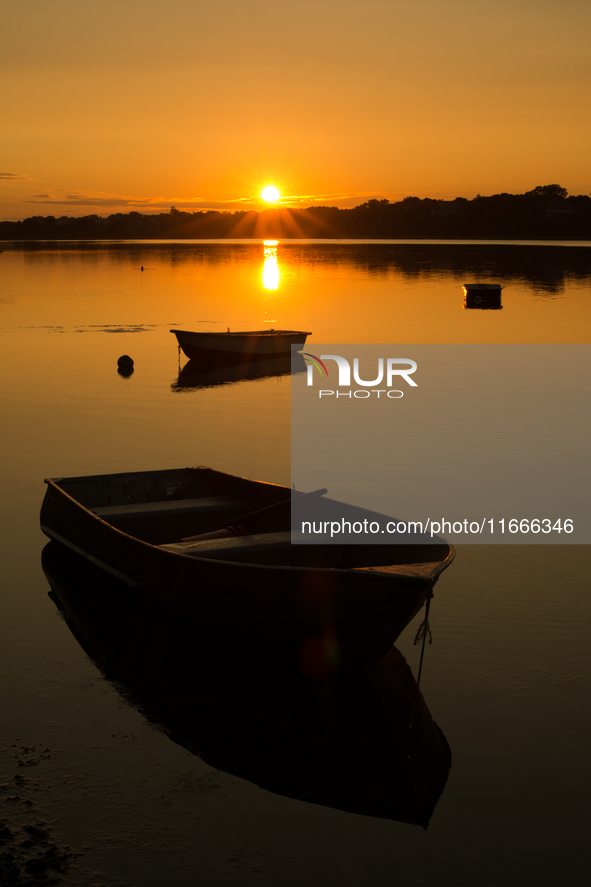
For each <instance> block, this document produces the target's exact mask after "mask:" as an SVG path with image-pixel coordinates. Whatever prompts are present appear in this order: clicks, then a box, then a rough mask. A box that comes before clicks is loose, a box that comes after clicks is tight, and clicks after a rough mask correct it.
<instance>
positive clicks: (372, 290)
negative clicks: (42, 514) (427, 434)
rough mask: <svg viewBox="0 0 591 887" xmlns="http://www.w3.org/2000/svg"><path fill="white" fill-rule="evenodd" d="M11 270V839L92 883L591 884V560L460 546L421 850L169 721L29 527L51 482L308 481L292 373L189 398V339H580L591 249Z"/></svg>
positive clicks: (263, 253)
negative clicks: (47, 838) (191, 335)
mask: <svg viewBox="0 0 591 887" xmlns="http://www.w3.org/2000/svg"><path fill="white" fill-rule="evenodd" d="M142 267H143V268H144V270H143V271H141V270H140V269H141V268H142ZM0 272H1V274H2V279H3V287H2V296H1V297H0V336H1V337H2V350H1V357H0V360H1V361H2V372H1V375H0V380H1V381H0V390H1V396H2V401H3V416H4V423H3V427H4V434H3V436H2V442H1V444H0V446H1V447H2V457H3V458H2V466H3V478H2V480H3V496H2V499H1V503H0V508H1V509H2V515H3V518H4V521H3V526H4V528H3V534H2V549H3V561H2V562H3V568H4V583H3V586H4V591H3V595H2V611H3V612H2V620H1V621H0V633H1V636H2V637H1V640H0V649H1V650H2V659H3V663H2V669H1V671H2V681H3V703H2V708H1V711H0V725H1V731H2V771H3V778H2V782H3V783H5V784H6V785H5V786H4V787H3V789H2V792H1V794H0V805H1V806H0V820H2V821H4V822H5V823H6V824H7V825H8V826H9V827H10V828H11V829H12V830H13V832H14V833H15V834H16V835H21V831H19V830H22V828H23V826H24V825H26V824H29V825H31V824H35V823H38V827H41V828H46V829H47V828H49V829H51V832H50V834H51V835H52V840H53V842H54V843H55V846H56V847H57V848H58V850H59V852H60V853H62V854H65V855H64V857H63V858H64V864H65V863H66V862H67V863H68V864H69V865H70V868H69V869H67V870H65V871H64V872H63V873H62V876H63V878H64V882H65V883H66V884H68V883H70V884H72V885H74V884H75V885H81V887H85V885H89V887H90V885H102V884H105V885H106V884H125V885H138V887H139V885H141V887H144V885H152V884H153V885H157V884H162V883H174V884H175V885H179V887H180V885H185V884H186V885H189V884H191V885H192V884H194V883H196V882H197V881H199V882H200V883H205V884H212V885H213V884H219V883H229V884H233V883H235V884H242V883H251V882H252V881H253V880H256V881H257V882H258V883H263V884H269V885H271V884H273V885H274V884H276V883H278V882H279V881H282V882H285V883H290V884H300V883H302V882H303V880H304V879H305V880H306V881H307V882H310V883H311V884H313V885H316V884H317V885H321V884H322V885H326V884H335V885H336V884H339V885H341V884H345V885H346V884H351V885H353V884H358V883H362V882H363V883H371V884H375V885H384V887H385V885H391V884H392V883H393V882H395V883H398V884H400V885H402V887H423V885H429V887H431V885H433V887H440V885H450V887H451V885H453V887H458V885H466V887H473V885H475V884H478V885H490V887H493V885H495V887H509V885H518V884H519V885H523V884H530V883H531V884H534V883H535V884H539V885H548V887H550V885H554V884H555V883H556V882H558V881H560V882H562V881H564V882H566V881H570V882H571V883H580V882H582V880H583V878H582V874H583V871H584V870H585V867H586V856H587V854H586V851H585V850H584V843H583V830H584V829H586V826H587V809H588V797H589V781H588V765H587V760H586V758H587V749H588V746H589V721H590V719H589V709H588V697H589V692H588V681H589V644H588V625H589V603H588V601H589V596H588V593H587V589H588V570H587V553H588V548H587V547H584V546H576V547H574V546H573V547H568V546H564V547H562V546H560V547H552V548H550V547H533V546H532V547H527V546H523V547H521V546H518V547H511V548H509V547H506V548H502V547H499V548H496V547H492V546H491V547H482V548H480V547H470V548H467V547H466V548H463V549H460V550H459V551H458V556H457V559H456V562H455V563H454V564H453V565H452V567H451V568H450V569H449V570H448V571H447V572H446V573H445V574H444V575H443V577H442V579H441V580H440V582H439V584H438V585H437V587H436V596H435V600H434V603H433V611H432V629H433V634H434V642H433V645H432V646H431V647H428V648H427V658H426V663H425V666H424V672H423V678H422V688H423V692H424V694H425V698H426V701H427V703H428V705H429V707H430V709H431V712H432V714H433V716H434V717H435V720H436V721H437V722H438V723H439V725H440V726H441V727H442V729H443V731H444V733H445V735H446V737H447V739H448V741H449V744H450V746H451V749H452V753H453V766H452V771H451V775H450V779H449V782H448V784H447V786H446V788H445V791H444V793H443V795H442V797H441V799H440V800H439V802H438V804H437V807H436V810H435V813H434V815H433V817H432V820H431V823H430V826H429V829H428V830H427V831H423V830H422V829H420V828H419V827H417V826H412V825H408V824H403V823H400V822H394V821H389V820H384V819H377V818H375V817H370V816H360V815H356V814H353V813H346V812H343V811H340V810H334V809H330V808H328V807H324V806H320V805H315V804H312V803H306V802H303V801H301V800H295V799H290V798H287V797H284V796H281V795H278V794H273V793H271V792H267V791H264V790H263V789H261V788H258V787H256V786H255V785H253V784H252V783H250V782H248V781H245V780H241V779H239V778H237V777H235V776H232V775H230V774H228V773H226V772H224V771H223V770H220V771H217V770H215V769H213V768H212V767H210V766H208V765H207V764H205V763H203V761H202V760H201V759H200V758H199V757H198V756H196V755H194V754H191V753H190V752H189V751H187V750H186V749H183V748H181V747H180V746H179V745H177V744H175V743H174V742H172V741H171V740H170V739H169V738H168V737H167V736H166V735H165V734H164V733H163V732H161V731H160V730H158V729H157V728H156V727H155V726H154V725H151V724H150V723H149V722H148V721H147V720H146V719H145V718H144V717H143V716H142V715H141V714H140V713H139V712H138V711H137V710H136V709H135V708H134V707H133V706H131V705H128V704H127V703H126V702H125V701H124V700H123V698H122V696H121V695H120V694H119V693H118V692H117V689H116V687H114V686H113V685H112V684H111V683H109V682H108V681H107V680H105V678H104V677H103V676H102V675H101V673H100V671H99V670H98V669H97V668H96V666H95V665H94V664H93V663H92V662H91V660H90V659H89V658H88V657H87V656H86V655H85V653H84V652H83V650H82V649H81V647H80V646H79V645H78V643H77V642H76V640H75V639H74V637H73V636H72V634H71V633H70V631H69V630H68V628H67V626H66V625H65V623H64V622H63V620H62V619H61V618H60V616H59V614H58V612H57V611H56V608H55V606H54V604H53V603H52V602H51V600H50V599H49V598H48V596H47V592H48V590H49V586H48V583H47V580H46V579H45V577H44V575H43V572H42V569H41V561H40V557H41V550H42V548H43V546H44V543H45V538H44V537H43V536H42V534H41V533H40V531H39V528H38V512H39V507H40V503H41V499H42V496H43V493H44V486H43V483H42V480H43V478H44V477H48V476H50V477H58V476H63V475H66V476H67V475H76V474H88V473H103V472H111V471H126V470H143V469H151V468H168V467H175V466H179V467H180V466H184V465H211V466H212V467H215V468H219V469H222V470H226V471H229V472H232V473H236V474H242V475H246V476H248V477H253V478H259V479H262V480H268V481H273V482H277V483H286V484H289V482H290V459H289V407H290V379H289V375H284V374H278V375H271V376H261V377H258V378H254V379H250V380H248V379H247V380H243V381H232V380H231V379H230V380H229V381H224V380H223V379H222V380H221V381H220V380H219V379H215V378H214V379H213V380H212V379H210V380H209V381H208V382H207V384H202V380H201V381H199V380H198V381H197V384H191V378H190V374H189V377H188V376H187V373H186V372H185V374H184V375H183V373H181V370H182V368H183V366H184V364H185V363H186V361H185V359H184V358H183V357H182V356H181V357H180V359H179V355H178V353H177V349H176V340H175V339H174V337H173V336H172V335H171V334H170V332H169V329H171V328H172V327H173V326H176V327H177V328H181V329H202V330H224V329H226V328H227V327H230V328H231V329H233V330H238V329H265V328H268V327H276V328H282V329H304V330H310V331H312V333H313V335H312V336H311V337H310V339H309V344H310V347H311V349H312V350H313V348H312V345H313V342H314V341H315V340H316V341H318V342H322V341H330V342H343V343H345V342H368V343H374V342H375V343H380V342H388V343H390V342H391V343H396V342H400V343H404V342H425V343H433V342H440V343H487V342H491V343H525V342H532V343H565V344H569V343H587V342H588V341H589V330H590V327H591V323H590V304H591V298H590V296H591V249H590V247H589V245H586V244H576V245H575V244H540V243H536V244H487V243H476V244H462V243H445V244H444V243H441V244H430V243H387V242H386V243H370V242H363V243H358V242H357V243H346V242H338V243H334V242H332V243H318V242H311V243H306V242H285V243H284V242H281V243H279V244H267V245H266V246H264V245H263V244H262V243H252V242H246V243H230V242H224V243H201V242H199V243H192V242H183V243H147V242H144V243H101V244H88V243H78V244H12V245H11V244H4V245H3V252H2V253H1V254H0ZM475 281H482V282H499V283H502V284H503V286H504V289H503V295H502V309H501V310H469V309H465V308H464V305H463V292H462V288H461V287H462V284H463V283H464V282H475ZM122 354H129V355H131V356H132V358H133V359H134V361H135V371H134V373H133V374H132V375H131V376H130V377H129V378H123V377H122V376H120V375H119V374H118V373H117V365H116V361H117V358H118V357H119V356H120V355H122ZM187 378H189V382H188V383H187V384H185V383H184V381H183V380H186V379H187ZM193 381H194V380H193ZM434 433H435V430H434ZM415 628H416V626H415ZM413 636H414V631H413V626H411V627H409V629H408V630H407V631H406V632H405V633H404V635H403V636H402V637H401V639H400V641H399V644H398V646H399V647H400V648H401V649H402V651H403V652H404V654H405V655H406V656H407V658H408V661H409V662H410V663H411V665H412V666H413V667H414V668H415V670H416V666H417V663H418V652H417V649H416V648H415V647H413V645H412V640H413ZM205 677H206V676H205ZM195 693H196V694H198V693H199V687H198V686H196V688H195ZM252 693H253V695H256V687H253V688H252ZM349 766H350V769H351V773H352V774H353V773H358V771H359V769H360V768H362V767H363V766H364V761H363V760H362V759H361V758H360V757H358V756H355V755H354V754H352V755H351V759H350V762H349ZM43 823H45V825H43ZM22 836H24V837H26V836H25V835H24V833H22ZM40 846H41V845H40ZM68 847H69V848H70V849H69V850H68V849H67V848H68ZM73 853H76V854H80V855H79V856H72V855H71V854H73ZM68 854H70V855H68Z"/></svg>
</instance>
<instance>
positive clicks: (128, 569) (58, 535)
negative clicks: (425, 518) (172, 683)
mask: <svg viewBox="0 0 591 887" xmlns="http://www.w3.org/2000/svg"><path fill="white" fill-rule="evenodd" d="M208 470H209V469H194V471H195V472H196V474H198V473H199V472H200V471H204V472H207V471H208ZM148 474H151V473H148ZM153 474H158V473H157V472H154V473H153ZM177 474H178V473H177ZM213 474H215V475H216V476H217V477H218V478H219V477H221V476H222V475H221V473H219V472H213ZM176 476H177V475H175V473H174V472H164V473H161V476H159V479H158V483H160V484H161V485H162V484H166V485H168V487H169V488H171V489H172V490H174V489H175V487H174V484H175V483H176V481H175V480H174V478H175V477H176ZM113 477H117V476H113ZM122 477H130V476H129V475H126V476H122ZM227 477H228V478H231V476H227ZM138 478H139V479H141V478H142V476H141V475H139V476H138ZM167 478H173V480H167ZM199 478H200V475H199ZM74 480H78V481H79V483H78V487H79V488H80V489H86V487H88V488H89V489H90V487H91V486H92V479H88V478H86V479H85V478H82V479H74ZM147 480H148V479H147ZM232 480H233V481H234V482H238V484H237V485H236V483H234V485H232V490H233V491H236V492H237V493H239V494H243V495H245V497H246V498H248V491H249V489H251V487H250V486H249V485H252V487H253V488H257V487H260V488H262V489H261V490H260V492H259V490H258V489H255V492H256V493H257V495H258V501H256V500H254V501H255V503H256V504H257V505H260V504H261V503H262V504H263V506H264V505H265V504H266V503H268V502H269V501H271V502H272V501H276V502H278V501H282V497H283V498H284V497H286V496H287V497H289V495H290V492H291V491H290V490H289V488H286V487H279V486H275V485H273V484H258V483H257V482H255V481H248V480H246V479H243V478H234V479H232ZM138 482H139V481H138ZM150 482H151V481H150ZM154 482H155V481H154ZM47 483H48V489H47V492H46V495H45V499H44V502H43V506H42V509H41V529H42V530H43V532H44V533H45V534H46V535H47V536H48V537H49V538H50V539H52V540H54V541H55V542H57V543H59V544H61V545H63V546H65V547H67V548H69V549H70V550H72V551H74V552H76V553H77V554H80V555H82V556H83V557H85V558H86V559H87V560H88V561H90V562H91V563H93V564H94V565H96V566H98V567H100V568H101V569H102V570H104V571H105V572H106V573H107V574H109V575H111V576H113V577H115V578H116V579H118V580H119V581H122V582H123V583H125V584H126V585H127V586H128V587H129V588H130V589H132V590H133V592H134V594H136V595H139V599H140V600H141V596H142V595H145V596H147V598H148V599H151V600H153V601H155V602H158V603H159V604H160V605H162V604H163V605H165V606H166V607H169V608H170V609H171V610H172V611H174V612H175V613H178V614H181V615H182V616H184V617H185V618H187V619H190V620H194V621H195V624H198V625H199V626H200V627H201V628H203V627H204V626H211V627H212V630H214V629H215V630H216V631H219V630H220V629H221V630H222V631H223V630H227V631H228V636H231V635H232V633H235V632H236V631H240V632H246V633H247V634H249V635H251V636H252V637H253V638H255V637H256V636H257V635H260V636H263V637H264V636H267V637H272V638H278V637H280V638H281V639H282V642H284V643H285V644H289V645H290V647H291V648H292V649H293V650H294V651H295V652H297V653H298V654H299V655H302V656H304V657H305V656H306V655H308V653H310V651H312V653H313V650H314V649H316V650H317V651H318V650H320V652H321V655H325V654H326V655H333V654H332V653H330V650H333V652H334V649H337V650H338V655H339V656H341V657H342V658H343V659H346V658H347V657H351V656H352V657H355V658H356V659H357V660H359V661H361V662H363V663H364V664H371V663H372V662H375V661H377V659H379V658H380V657H381V656H383V655H384V654H385V652H386V651H387V650H388V649H389V648H390V646H391V645H392V643H393V642H394V641H395V640H396V638H397V637H398V635H399V634H400V632H401V631H402V630H403V629H404V628H405V626H406V625H408V623H409V622H410V621H411V620H412V619H413V617H414V616H415V615H416V614H417V613H418V611H419V610H420V609H421V607H422V606H423V604H424V602H425V600H426V599H427V597H428V596H430V594H431V589H432V587H433V585H434V583H435V581H436V580H437V578H438V576H439V574H440V572H441V571H442V570H443V569H445V568H446V566H447V565H448V564H449V563H451V561H452V560H453V556H454V552H453V548H452V547H451V546H447V545H446V546H445V547H444V551H443V553H444V554H445V553H446V556H445V557H441V549H442V546H437V549H438V552H439V554H438V558H439V559H438V561H437V562H433V563H432V564H431V563H430V564H427V565H425V566H424V568H423V569H422V570H421V569H420V567H421V565H417V568H416V570H415V569H412V568H409V567H408V565H406V566H405V565H403V564H401V565H400V567H399V568H396V567H391V568H388V571H385V572H381V571H380V570H379V569H375V570H374V569H367V570H366V569H348V568H342V569H335V568H322V567H306V566H301V567H298V566H295V567H294V566H276V565H267V564H253V563H240V562H231V561H223V560H214V559H213V558H205V557H191V556H187V555H184V554H179V553H176V552H173V551H170V550H167V549H166V548H162V547H160V546H159V545H158V544H154V543H153V542H149V541H145V539H142V538H137V537H135V536H133V535H131V534H130V533H129V532H125V531H124V530H122V529H118V528H116V527H115V526H113V525H112V524H111V523H108V522H107V521H106V520H104V519H102V518H101V517H100V516H98V515H97V514H95V513H93V511H92V510H91V509H90V508H89V507H86V506H85V505H82V504H81V502H79V501H77V499H75V498H74V497H73V496H72V495H69V493H68V492H66V490H65V489H63V488H62V487H61V486H60V481H55V480H48V481H47ZM121 483H123V481H121ZM70 489H71V491H72V489H73V488H72V486H71V485H70ZM84 495H87V494H86V493H84ZM84 495H81V498H82V499H84ZM88 495H91V494H90V493H88ZM204 501H206V500H204ZM252 501H253V500H252V497H251V504H252ZM173 504H174V500H173ZM179 504H180V505H181V506H182V504H183V503H182V501H181V502H180V503H179ZM129 507H130V508H131V509H133V507H134V506H133V505H131V506H129ZM165 507H166V505H165ZM97 510H98V511H100V510H101V509H100V508H97ZM179 510H180V511H182V509H179ZM236 513H237V514H240V513H241V512H240V509H239V508H238V510H237V512H236ZM178 519H179V520H184V518H183V517H182V514H181V516H180V517H179V518H178ZM166 520H167V521H170V520H171V518H170V516H168V517H167V518H166ZM208 520H209V521H210V525H211V518H208ZM214 523H215V521H214ZM206 527H207V523H206V524H205V528H206ZM193 529H195V528H193ZM197 531H198V532H199V529H197ZM155 532H156V531H155ZM145 535H146V534H144V536H145ZM161 541H166V540H161ZM298 548H299V546H298ZM434 548H435V547H434ZM306 651H308V653H307V652H306Z"/></svg>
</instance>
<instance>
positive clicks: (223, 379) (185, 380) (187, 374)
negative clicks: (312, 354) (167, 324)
mask: <svg viewBox="0 0 591 887" xmlns="http://www.w3.org/2000/svg"><path fill="white" fill-rule="evenodd" d="M305 369H306V364H305V361H304V358H303V357H302V355H301V354H299V353H297V354H296V355H295V356H294V362H293V366H292V359H291V357H290V356H286V357H275V358H270V359H268V360H253V361H251V362H250V363H243V364H239V365H236V364H233V363H229V364H224V363H223V362H222V363H220V361H219V360H218V362H217V364H216V365H215V366H214V367H209V368H204V367H203V365H202V364H201V363H200V362H199V361H193V360H189V361H188V362H187V363H186V364H185V365H184V367H183V368H182V369H180V370H179V375H178V379H177V380H176V382H173V383H172V385H171V388H172V390H173V391H182V390H191V389H199V388H216V387H218V386H220V385H232V384H234V383H235V382H245V381H248V380H252V379H268V378H271V377H273V376H276V377H279V376H287V375H289V374H290V373H303V372H304V371H305Z"/></svg>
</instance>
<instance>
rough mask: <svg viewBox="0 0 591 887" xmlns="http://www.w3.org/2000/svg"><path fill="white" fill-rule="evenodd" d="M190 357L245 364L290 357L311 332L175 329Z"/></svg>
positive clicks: (181, 345) (211, 361) (201, 360)
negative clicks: (201, 331) (234, 331)
mask: <svg viewBox="0 0 591 887" xmlns="http://www.w3.org/2000/svg"><path fill="white" fill-rule="evenodd" d="M170 332H171V333H174V335H175V336H176V338H177V341H178V343H179V346H180V348H182V350H183V351H184V353H185V354H186V355H187V357H188V358H189V359H190V360H195V361H200V362H202V363H203V364H204V365H207V366H210V365H212V366H215V365H216V363H217V362H218V361H222V362H223V364H224V365H228V364H230V363H235V364H241V363H248V362H249V361H254V360H265V359H268V358H272V357H287V356H289V355H290V354H291V347H292V345H300V346H301V345H304V344H305V342H306V339H307V337H308V336H310V335H311V333H307V332H303V331H301V330H272V329H271V330H255V331H254V332H236V333H231V332H230V331H229V330H228V332H226V333H197V332H191V331H190V330H171V331H170Z"/></svg>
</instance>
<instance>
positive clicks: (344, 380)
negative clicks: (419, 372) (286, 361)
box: [302, 352, 418, 399]
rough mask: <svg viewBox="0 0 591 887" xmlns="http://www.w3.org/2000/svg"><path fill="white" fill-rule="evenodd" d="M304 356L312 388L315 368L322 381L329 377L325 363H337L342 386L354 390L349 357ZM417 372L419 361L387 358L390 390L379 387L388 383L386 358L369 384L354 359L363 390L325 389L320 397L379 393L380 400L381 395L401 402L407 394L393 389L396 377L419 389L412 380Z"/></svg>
mask: <svg viewBox="0 0 591 887" xmlns="http://www.w3.org/2000/svg"><path fill="white" fill-rule="evenodd" d="M302 356H303V358H304V360H305V361H306V363H307V365H308V380H307V384H308V387H312V386H313V385H314V369H316V370H318V372H319V373H320V376H321V377H322V378H328V370H327V368H326V366H325V364H324V363H323V361H325V360H334V361H335V363H336V365H337V368H338V380H339V381H338V387H339V388H351V364H350V363H349V361H348V360H347V359H346V358H345V357H341V355H340V354H321V355H320V357H316V355H314V354H308V353H306V352H302ZM416 369H417V364H416V361H414V360H411V359H410V358H408V357H387V358H385V384H386V388H378V387H377V386H378V385H381V384H382V383H383V382H384V358H383V357H380V358H378V368H377V376H376V378H375V379H372V380H371V381H368V380H365V379H362V378H361V377H360V373H359V358H357V357H354V358H353V379H354V381H355V382H356V383H357V385H360V386H361V387H360V388H358V389H356V390H355V391H336V392H335V391H332V390H330V389H321V390H320V391H319V392H318V396H319V397H330V396H334V395H335V394H336V397H356V398H367V397H371V395H372V394H375V395H377V397H378V398H379V397H380V395H381V394H385V395H386V397H389V398H394V399H398V398H400V397H404V392H403V391H401V390H400V389H397V388H393V387H392V385H393V381H394V379H395V377H396V381H398V378H401V379H403V380H404V381H405V382H406V383H407V384H408V385H410V386H411V387H412V388H417V387H418V385H417V383H416V382H415V381H414V379H411V378H410V377H411V375H412V374H413V373H414V372H415V371H416Z"/></svg>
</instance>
